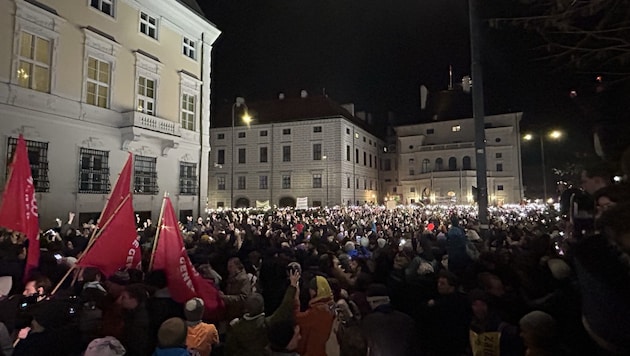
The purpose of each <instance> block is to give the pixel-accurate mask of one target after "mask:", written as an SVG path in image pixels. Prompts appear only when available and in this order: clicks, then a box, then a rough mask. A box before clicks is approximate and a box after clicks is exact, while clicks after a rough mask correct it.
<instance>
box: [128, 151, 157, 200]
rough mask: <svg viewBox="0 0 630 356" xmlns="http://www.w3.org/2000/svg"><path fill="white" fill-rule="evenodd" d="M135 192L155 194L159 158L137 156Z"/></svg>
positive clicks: (135, 162)
mask: <svg viewBox="0 0 630 356" xmlns="http://www.w3.org/2000/svg"><path fill="white" fill-rule="evenodd" d="M133 189H134V193H136V194H150V195H155V194H157V193H158V192H159V188H158V184H157V158H155V157H146V156H136V157H135V160H134V185H133Z"/></svg>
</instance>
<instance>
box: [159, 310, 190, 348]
mask: <svg viewBox="0 0 630 356" xmlns="http://www.w3.org/2000/svg"><path fill="white" fill-rule="evenodd" d="M187 334H188V327H186V323H185V322H184V320H183V319H181V318H170V319H166V321H164V322H163V323H162V325H160V329H159V330H158V335H157V337H158V346H159V347H160V348H163V349H166V348H171V347H181V346H184V345H185V344H186V335H187Z"/></svg>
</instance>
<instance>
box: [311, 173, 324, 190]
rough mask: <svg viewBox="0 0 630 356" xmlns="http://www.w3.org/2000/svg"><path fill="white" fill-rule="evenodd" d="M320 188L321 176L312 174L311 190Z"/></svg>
mask: <svg viewBox="0 0 630 356" xmlns="http://www.w3.org/2000/svg"><path fill="white" fill-rule="evenodd" d="M321 187H322V175H321V174H319V173H316V174H313V188H321Z"/></svg>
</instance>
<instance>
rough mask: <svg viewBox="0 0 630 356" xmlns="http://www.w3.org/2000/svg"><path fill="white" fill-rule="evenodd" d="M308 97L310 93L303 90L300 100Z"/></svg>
mask: <svg viewBox="0 0 630 356" xmlns="http://www.w3.org/2000/svg"><path fill="white" fill-rule="evenodd" d="M306 97H308V92H307V91H306V90H302V91H301V92H300V98H302V99H305V98H306Z"/></svg>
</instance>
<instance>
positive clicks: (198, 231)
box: [0, 166, 630, 356]
mask: <svg viewBox="0 0 630 356" xmlns="http://www.w3.org/2000/svg"><path fill="white" fill-rule="evenodd" d="M582 186H583V188H584V189H583V191H584V192H583V193H582V191H581V190H580V191H578V190H577V189H575V188H571V189H568V190H567V192H568V193H566V194H565V193H563V194H562V200H563V202H564V204H565V205H564V206H562V207H560V206H558V205H556V206H553V205H534V204H526V205H514V206H503V207H492V208H491V209H489V223H488V225H487V226H486V225H481V224H480V222H479V221H478V218H477V212H476V210H475V207H470V206H427V207H417V206H399V207H397V208H395V209H387V208H385V207H383V206H352V207H334V208H317V209H309V210H294V209H290V208H287V209H270V210H265V211H258V210H254V209H244V210H234V211H233V210H220V211H213V212H210V213H209V214H208V216H207V218H205V219H204V218H198V219H196V220H194V219H193V218H192V217H188V219H187V221H184V222H182V223H181V225H180V228H181V231H182V234H181V236H182V239H183V241H184V243H185V247H186V249H187V251H188V255H189V257H190V259H191V261H192V263H193V264H194V265H195V267H196V269H197V271H198V272H199V273H200V274H201V275H202V276H203V277H204V278H206V279H208V280H210V281H211V282H212V283H213V284H214V285H215V286H216V290H217V293H219V294H220V297H221V299H222V300H223V303H224V305H225V309H224V312H223V313H222V314H223V315H222V317H221V318H218V319H217V320H207V319H205V318H204V301H203V299H202V298H193V299H190V300H188V301H186V302H185V303H177V302H175V301H174V300H173V299H172V298H171V294H170V292H169V288H168V287H169V286H168V283H167V279H166V277H165V274H164V273H163V271H160V270H157V271H148V270H147V266H148V264H149V263H148V261H149V259H150V253H151V247H152V243H153V240H154V237H155V231H156V229H155V227H154V226H153V225H152V223H151V222H150V221H149V222H148V223H146V224H143V225H141V226H139V229H138V239H139V242H140V244H141V245H142V246H143V259H144V261H143V268H142V269H121V270H119V271H118V272H116V273H115V274H114V275H113V276H111V277H110V278H105V277H104V276H103V274H102V273H101V272H100V271H99V270H98V269H95V268H76V271H75V273H73V274H71V275H70V276H71V277H70V278H67V279H65V280H62V277H63V276H64V274H65V273H66V271H67V270H68V269H69V268H72V266H73V264H74V263H76V261H77V258H80V255H81V252H82V251H83V250H84V249H85V247H86V246H87V245H88V241H89V238H90V236H91V233H92V229H94V228H95V227H94V225H91V224H89V223H86V224H83V225H81V226H78V224H76V222H75V217H74V215H73V214H70V215H69V217H68V221H67V223H62V222H61V221H58V224H57V225H56V226H55V227H54V228H53V229H51V230H49V231H47V232H45V233H42V236H41V238H40V244H41V248H42V251H41V259H40V264H39V269H38V270H37V271H36V273H35V274H33V275H32V276H30V278H28V279H27V282H26V283H24V284H22V283H21V281H22V277H23V276H22V273H23V268H24V259H25V254H26V253H27V251H26V249H25V248H24V246H23V237H22V236H20V235H19V234H17V233H11V232H6V231H5V232H4V233H3V234H2V237H1V241H0V275H3V276H5V277H0V348H1V350H0V355H15V356H20V355H83V354H84V355H86V356H90V355H197V354H199V355H206V356H207V355H229V356H231V355H248V356H251V355H301V356H325V355H348V356H352V355H374V356H380V355H391V356H405V355H421V356H425V355H426V356H433V355H445V356H449V355H456V356H459V355H474V356H477V355H617V354H618V355H628V354H630V323H629V322H628V320H630V283H629V282H630V258H629V254H630V234H629V233H628V230H627V228H626V224H625V222H626V221H628V219H629V218H630V200H628V199H626V197H627V196H630V195H628V194H630V189H628V187H627V186H625V185H624V184H612V179H611V176H610V175H609V173H607V172H605V171H604V170H602V169H598V167H597V166H593V167H590V168H586V169H585V171H584V172H583V174H582ZM569 188H570V187H569ZM569 193H570V194H569ZM586 194H587V195H586ZM567 201H570V202H571V203H576V204H575V205H573V204H570V205H568V207H567V205H566V202H567ZM580 202H583V204H582V203H580ZM589 203H591V204H590V205H589ZM589 213H590V214H591V215H588V214H589ZM590 216H592V218H591V217H590ZM586 221H591V222H592V223H587V222H586ZM58 284H59V287H60V288H59V289H58V290H57V291H56V292H55V293H54V294H53V289H54V288H55V286H57V285H58ZM20 292H21V293H20Z"/></svg>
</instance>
